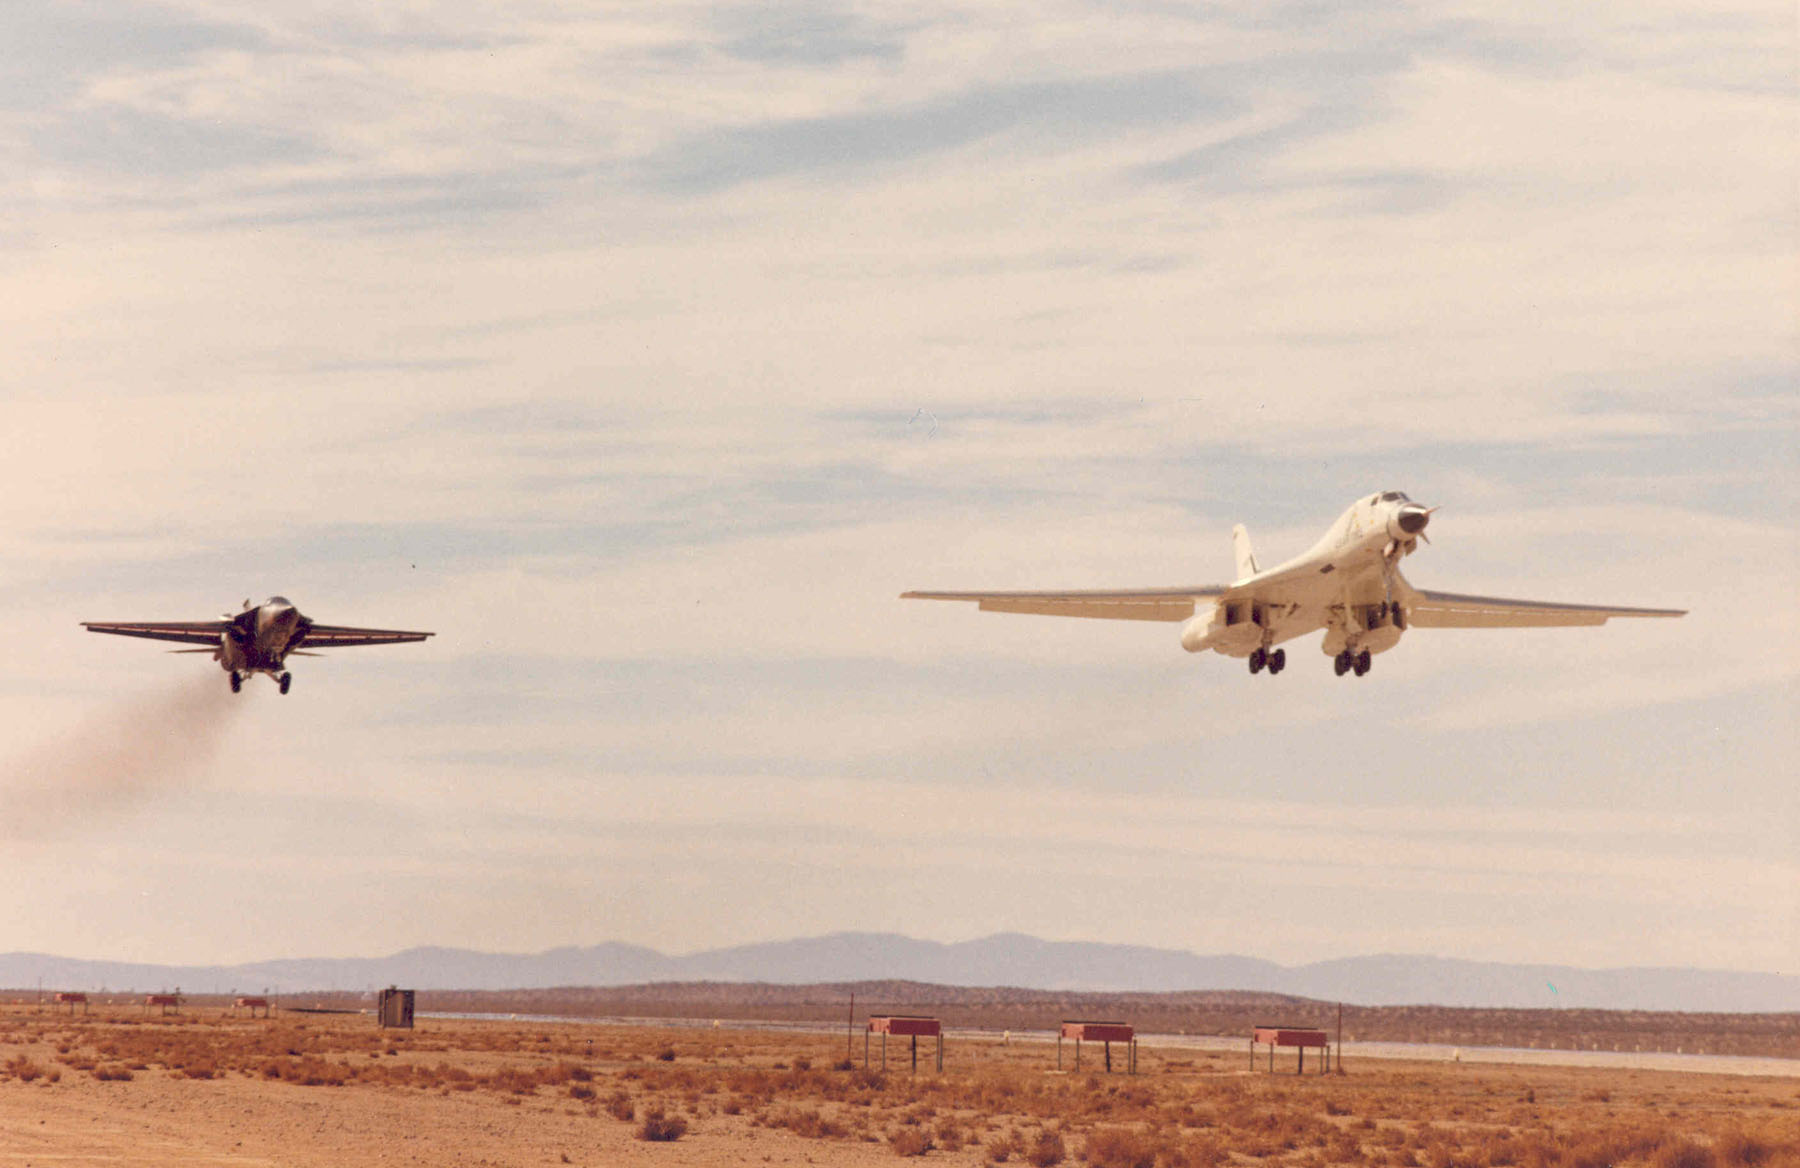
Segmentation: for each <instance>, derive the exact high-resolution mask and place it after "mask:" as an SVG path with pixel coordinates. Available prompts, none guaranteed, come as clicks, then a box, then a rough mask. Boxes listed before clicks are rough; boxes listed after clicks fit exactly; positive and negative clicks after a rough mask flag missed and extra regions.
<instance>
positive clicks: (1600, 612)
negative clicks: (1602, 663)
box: [1407, 589, 1687, 629]
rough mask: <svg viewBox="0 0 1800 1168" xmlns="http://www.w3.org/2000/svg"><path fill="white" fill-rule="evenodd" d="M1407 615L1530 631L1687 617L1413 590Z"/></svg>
mask: <svg viewBox="0 0 1800 1168" xmlns="http://www.w3.org/2000/svg"><path fill="white" fill-rule="evenodd" d="M1407 607H1408V610H1409V613H1408V615H1409V616H1410V617H1411V623H1412V625H1413V626H1414V627H1415V628H1427V629H1528V628H1558V627H1566V626H1570V625H1603V624H1605V623H1606V622H1607V621H1608V620H1609V619H1611V618H1612V617H1615V616H1618V617H1675V616H1686V615H1687V610H1686V609H1685V608H1618V607H1612V606H1608V605H1602V604H1557V603H1554V602H1550V601H1542V600H1508V599H1506V598H1504V597H1499V596H1467V595H1464V594H1462V593H1458V592H1430V591H1426V590H1424V589H1414V590H1413V594H1412V596H1411V598H1410V600H1409V604H1408V606H1407Z"/></svg>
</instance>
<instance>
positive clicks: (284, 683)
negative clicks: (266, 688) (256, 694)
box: [276, 673, 294, 693]
mask: <svg viewBox="0 0 1800 1168" xmlns="http://www.w3.org/2000/svg"><path fill="white" fill-rule="evenodd" d="M276 680H277V681H279V682H280V683H281V692H282V693H286V692H287V691H288V686H290V685H292V684H293V683H294V675H293V674H291V673H284V674H282V675H281V676H280V677H278V678H276Z"/></svg>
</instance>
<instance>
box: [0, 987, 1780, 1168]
mask: <svg viewBox="0 0 1800 1168" xmlns="http://www.w3.org/2000/svg"><path fill="white" fill-rule="evenodd" d="M923 1041H924V1042H925V1043H926V1044H927V1049H929V1040H923ZM905 1050H906V1048H905V1045H904V1043H896V1044H895V1045H893V1046H890V1048H889V1066H888V1070H887V1071H886V1072H885V1073H883V1072H881V1071H880V1070H879V1069H870V1070H865V1069H864V1068H863V1066H862V1043H861V1040H860V1037H858V1038H857V1039H855V1040H853V1041H847V1039H846V1036H844V1035H837V1036H832V1035H825V1034H817V1033H792V1032H771V1031H764V1030H748V1029H736V1028H733V1027H732V1026H731V1024H730V1023H721V1024H720V1025H719V1026H717V1027H712V1026H706V1027H699V1028H696V1027H693V1026H691V1025H689V1026H685V1027H660V1026H619V1025H606V1024H599V1023H547V1022H530V1021H516V1022H510V1021H476V1020H464V1019H439V1018H423V1019H420V1021H419V1023H418V1025H417V1027H416V1028H415V1029H413V1030H410V1031H406V1030H380V1029H377V1028H376V1026H375V1024H374V1022H373V1020H372V1019H370V1018H369V1017H367V1016H364V1015H316V1014H315V1015H306V1014H296V1013H284V1012H282V1011H279V1010H278V1011H277V1012H276V1013H275V1016H274V1017H272V1018H268V1019H261V1018H258V1019H251V1018H247V1017H242V1016H232V1015H231V1014H230V1013H229V1012H228V1011H224V1010H220V1009H217V1008H188V1009H186V1010H184V1012H183V1013H182V1014H181V1015H179V1016H170V1017H163V1016H160V1015H158V1014H154V1013H152V1014H145V1013H144V1012H143V1011H141V1010H139V1009H137V1008H135V1007H117V1006H111V1007H103V1008H100V1009H96V1010H95V1012H94V1013H92V1014H90V1015H83V1014H80V1013H76V1014H74V1015H69V1014H67V1013H58V1012H55V1011H53V1010H51V1009H43V1010H38V1009H34V1008H32V1007H20V1006H9V1007H5V1008H3V1009H0V1166H4V1168H14V1166H18V1165H30V1166H51V1165H55V1166H66V1165H84V1164H129V1165H147V1166H154V1165H174V1164H182V1165H291V1166H295V1168H314V1166H317V1168H324V1166H327V1165H330V1166H333V1168H336V1166H344V1165H408V1164H420V1165H446V1164H459V1165H506V1166H512V1165H536V1164H577V1165H610V1164H652V1163H654V1164H670V1165H675V1164H693V1165H725V1164H769V1165H789V1164H791V1165H801V1164H820V1165H823V1164H844V1165H857V1164H888V1163H892V1162H893V1161H894V1160H895V1159H896V1158H910V1157H914V1156H920V1157H923V1158H924V1159H926V1160H928V1161H935V1162H939V1163H946V1164H967V1165H982V1164H1030V1165H1040V1166H1041V1165H1052V1164H1057V1163H1067V1164H1071V1165H1080V1164H1083V1163H1086V1164H1091V1165H1096V1166H1099V1168H1114V1166H1117V1168H1183V1166H1187V1165H1227V1164H1279V1165H1291V1166H1293V1168H1322V1166H1325V1165H1340V1164H1342V1165H1364V1164H1368V1165H1423V1166H1430V1168H1452V1166H1459V1165H1470V1166H1473V1165H1521V1166H1546V1168H1548V1166H1558V1165H1568V1166H1571V1168H1574V1166H1581V1168H1589V1166H1592V1168H1601V1166H1603V1165H1609V1164H1612V1165H1647V1166H1656V1168H1706V1166H1708V1165H1764V1166H1767V1168H1800V1079H1796V1078H1792V1077H1768V1078H1759V1077H1746V1076H1736V1075H1700V1074H1682V1073H1672V1072H1664V1071H1624V1070H1597V1069H1592V1068H1570V1067H1508V1066H1494V1065H1474V1064H1468V1063H1464V1064H1444V1063H1414V1062H1401V1061H1388V1060H1372V1059H1371V1060H1362V1061H1356V1060H1350V1061H1348V1062H1347V1065H1346V1066H1345V1068H1344V1073H1342V1074H1331V1075H1309V1076H1307V1077H1305V1078H1300V1077H1297V1076H1295V1075H1294V1074H1292V1073H1291V1066H1292V1064H1291V1062H1288V1063H1287V1067H1288V1068H1290V1070H1289V1073H1277V1074H1268V1073H1266V1072H1262V1071H1257V1072H1251V1071H1250V1070H1248V1069H1247V1061H1248V1060H1247V1058H1246V1056H1245V1055H1243V1054H1240V1053H1236V1052H1224V1051H1217V1052H1209V1051H1197V1050H1192V1049H1178V1048H1158V1047H1156V1046H1154V1045H1151V1046H1146V1047H1144V1048H1143V1049H1142V1051H1141V1052H1140V1061H1139V1072H1140V1073H1139V1074H1137V1075H1135V1076H1130V1075H1125V1074H1122V1073H1116V1074H1111V1075H1108V1074H1105V1073H1103V1072H1101V1071H1100V1070H1099V1063H1098V1061H1097V1060H1096V1059H1094V1054H1095V1053H1097V1052H1094V1051H1092V1050H1091V1049H1090V1051H1089V1052H1088V1054H1087V1055H1086V1057H1085V1058H1084V1066H1083V1069H1082V1070H1081V1071H1079V1072H1075V1071H1072V1070H1065V1071H1063V1072H1058V1071H1057V1069H1056V1050H1055V1046H1054V1044H1046V1043H1041V1042H1020V1041H1013V1042H1011V1043H1007V1042H1004V1041H1003V1040H1002V1039H1001V1037H1000V1036H999V1035H981V1036H979V1037H971V1036H966V1035H958V1034H952V1036H951V1038H950V1040H949V1042H948V1045H947V1047H946V1056H945V1065H944V1070H943V1072H942V1073H941V1074H940V1073H938V1072H937V1071H936V1070H935V1069H933V1064H932V1062H931V1060H930V1059H928V1058H921V1060H920V1068H921V1069H920V1070H919V1071H918V1072H917V1073H913V1072H912V1071H910V1070H909V1068H908V1066H907V1065H906V1059H905V1058H904V1052H905ZM847 1052H848V1053H849V1054H852V1055H854V1057H853V1058H847V1057H846V1054H847ZM1065 1053H1067V1052H1065ZM897 1056H898V1057H897ZM1290 1057H1291V1056H1290ZM1278 1065H1280V1064H1278Z"/></svg>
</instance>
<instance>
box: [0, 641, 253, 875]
mask: <svg viewBox="0 0 1800 1168" xmlns="http://www.w3.org/2000/svg"><path fill="white" fill-rule="evenodd" d="M242 701H243V699H242V698H241V697H240V698H238V699H237V700H236V701H234V700H233V695H232V693H231V690H230V687H228V686H226V685H225V683H224V679H223V678H222V677H220V676H219V675H218V674H217V673H216V672H213V671H210V670H208V671H206V672H204V673H201V674H197V675H196V676H194V677H192V678H189V679H184V680H183V681H181V682H180V683H178V684H176V685H174V686H171V687H169V688H167V689H165V690H163V691H162V692H161V693H159V694H153V695H151V696H148V697H144V698H139V699H137V700H135V701H130V702H128V703H125V704H123V705H121V706H119V707H117V708H115V709H111V710H105V711H102V712H99V713H96V714H94V715H91V716H90V717H89V718H87V719H86V720H85V721H84V722H82V724H81V725H80V726H78V727H76V729H74V730H73V731H71V732H69V733H68V734H66V735H64V736H62V737H60V738H58V739H56V740H53V741H51V742H47V743H45V744H43V745H42V746H38V747H35V748H32V749H30V750H28V751H26V752H25V753H24V754H23V755H21V756H19V757H17V758H14V759H10V760H6V761H3V762H0V838H5V839H13V840H25V839H42V838H46V837H50V836H56V835H63V834H66V833H68V832H70V831H73V830H77V829H79V828H80V827H82V826H84V825H86V824H89V823H93V822H97V821H99V820H103V819H111V818H113V817H115V816H118V815H122V814H125V813H127V812H129V811H131V810H133V809H134V808H137V807H140V806H143V805H145V804H147V803H150V802H152V801H154V800H155V799H157V798H158V797H160V796H162V795H165V794H169V793H174V792H180V791H183V790H187V789H190V788H192V787H193V786H194V785H195V784H196V782H197V781H198V780H199V779H201V778H202V777H203V776H204V775H205V773H206V770H207V767H208V765H209V764H210V763H211V762H212V760H213V758H214V757H215V756H216V755H217V754H218V751H219V745H220V743H221V742H223V740H224V737H225V731H226V729H227V728H228V727H229V726H230V724H231V720H232V715H233V713H234V711H235V710H236V709H237V708H238V706H239V705H240V704H241V703H242Z"/></svg>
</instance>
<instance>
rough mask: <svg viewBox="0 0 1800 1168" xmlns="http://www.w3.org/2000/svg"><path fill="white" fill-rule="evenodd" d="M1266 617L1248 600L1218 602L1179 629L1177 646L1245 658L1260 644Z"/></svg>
mask: <svg viewBox="0 0 1800 1168" xmlns="http://www.w3.org/2000/svg"><path fill="white" fill-rule="evenodd" d="M1267 619H1268V615H1267V613H1266V612H1265V610H1264V608H1263V606H1262V605H1260V604H1255V603H1253V602H1251V601H1249V600H1220V601H1217V602H1215V603H1214V604H1213V607H1212V611H1211V612H1209V613H1206V614H1205V615H1204V616H1196V617H1194V619H1193V620H1190V621H1189V622H1188V623H1187V624H1185V625H1183V626H1182V629H1181V647H1182V648H1183V649H1186V650H1187V651H1188V652H1190V653H1203V652H1205V651H1206V650H1208V649H1212V650H1214V651H1216V652H1219V653H1223V654H1225V655H1226V656H1227V657H1248V656H1249V655H1250V652H1251V651H1252V650H1253V649H1256V648H1257V647H1259V646H1260V645H1261V644H1262V643H1263V626H1264V624H1265V623H1266V622H1267Z"/></svg>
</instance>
